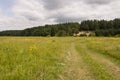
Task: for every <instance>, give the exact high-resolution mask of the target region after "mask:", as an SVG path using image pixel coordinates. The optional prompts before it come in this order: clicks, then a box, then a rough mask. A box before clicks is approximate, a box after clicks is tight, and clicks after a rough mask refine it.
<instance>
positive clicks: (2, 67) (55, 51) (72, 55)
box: [0, 37, 120, 80]
mask: <svg viewBox="0 0 120 80" xmlns="http://www.w3.org/2000/svg"><path fill="white" fill-rule="evenodd" d="M0 80H120V38H113V37H46V38H45V37H0Z"/></svg>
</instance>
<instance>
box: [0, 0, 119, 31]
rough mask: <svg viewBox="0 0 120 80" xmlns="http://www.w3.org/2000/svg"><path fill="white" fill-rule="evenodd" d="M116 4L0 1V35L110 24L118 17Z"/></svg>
mask: <svg viewBox="0 0 120 80" xmlns="http://www.w3.org/2000/svg"><path fill="white" fill-rule="evenodd" d="M119 4H120V1H119V0H114V1H112V0H101V1H100V0H91V1H90V0H74V1H73V0H65V1H61V0H51V1H50V0H0V17H1V18H0V31H5V30H23V29H26V28H31V27H35V26H43V25H47V24H48V25H51V24H59V23H66V22H81V21H84V20H93V19H98V20H101V19H104V20H113V19H115V18H119V17H120V9H119V7H120V5H119Z"/></svg>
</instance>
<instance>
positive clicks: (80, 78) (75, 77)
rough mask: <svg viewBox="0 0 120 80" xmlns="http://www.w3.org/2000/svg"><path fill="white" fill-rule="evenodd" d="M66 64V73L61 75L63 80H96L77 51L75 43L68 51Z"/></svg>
mask: <svg viewBox="0 0 120 80" xmlns="http://www.w3.org/2000/svg"><path fill="white" fill-rule="evenodd" d="M65 64H66V66H65V71H64V72H63V73H62V75H60V78H61V80H94V79H93V78H92V75H91V74H90V73H89V71H88V70H87V68H86V65H85V64H84V61H83V60H82V58H81V56H80V55H79V53H78V52H77V51H76V49H75V45H74V43H72V44H71V46H70V49H68V51H67V54H66V63H65Z"/></svg>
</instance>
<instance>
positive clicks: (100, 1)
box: [83, 0, 112, 5]
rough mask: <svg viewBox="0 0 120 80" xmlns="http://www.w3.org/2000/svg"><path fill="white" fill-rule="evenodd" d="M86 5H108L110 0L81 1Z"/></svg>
mask: <svg viewBox="0 0 120 80" xmlns="http://www.w3.org/2000/svg"><path fill="white" fill-rule="evenodd" d="M83 1H84V2H85V3H87V4H98V5H100V4H109V3H110V2H112V0H83Z"/></svg>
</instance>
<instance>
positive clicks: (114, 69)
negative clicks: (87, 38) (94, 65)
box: [88, 49, 120, 80]
mask: <svg viewBox="0 0 120 80" xmlns="http://www.w3.org/2000/svg"><path fill="white" fill-rule="evenodd" d="M88 51H89V53H88V54H89V55H90V56H91V57H92V58H93V59H94V60H96V61H97V62H99V63H101V64H103V65H104V66H105V67H106V70H107V71H108V72H109V73H110V74H111V75H113V77H114V78H116V79H117V80H120V67H119V66H117V65H115V64H114V63H113V62H111V61H110V60H109V59H107V58H105V57H104V56H103V55H101V54H100V53H96V52H94V51H92V50H89V49H88Z"/></svg>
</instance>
